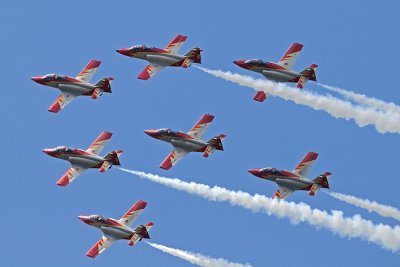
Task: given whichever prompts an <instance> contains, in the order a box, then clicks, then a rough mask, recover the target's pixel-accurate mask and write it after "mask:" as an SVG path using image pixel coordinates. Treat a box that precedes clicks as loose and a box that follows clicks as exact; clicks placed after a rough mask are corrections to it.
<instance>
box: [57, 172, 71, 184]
mask: <svg viewBox="0 0 400 267" xmlns="http://www.w3.org/2000/svg"><path fill="white" fill-rule="evenodd" d="M68 184H69V180H68V175H67V174H64V175H63V177H61V178H60V179H59V180H58V181H57V185H59V186H67V185H68Z"/></svg>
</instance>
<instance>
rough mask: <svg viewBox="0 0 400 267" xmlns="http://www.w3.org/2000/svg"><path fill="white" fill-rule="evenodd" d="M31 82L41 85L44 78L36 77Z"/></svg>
mask: <svg viewBox="0 0 400 267" xmlns="http://www.w3.org/2000/svg"><path fill="white" fill-rule="evenodd" d="M31 80H32V81H34V82H37V83H40V82H41V80H42V77H39V76H35V77H32V78H31Z"/></svg>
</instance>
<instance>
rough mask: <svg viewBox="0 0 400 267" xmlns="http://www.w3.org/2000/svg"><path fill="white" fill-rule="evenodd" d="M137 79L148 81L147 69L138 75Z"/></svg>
mask: <svg viewBox="0 0 400 267" xmlns="http://www.w3.org/2000/svg"><path fill="white" fill-rule="evenodd" d="M138 79H140V80H144V81H146V80H148V79H150V74H149V73H148V72H147V68H146V69H145V70H144V71H142V72H141V73H140V74H139V76H138Z"/></svg>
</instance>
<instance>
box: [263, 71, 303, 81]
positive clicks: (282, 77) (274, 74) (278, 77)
mask: <svg viewBox="0 0 400 267" xmlns="http://www.w3.org/2000/svg"><path fill="white" fill-rule="evenodd" d="M262 74H263V75H264V76H265V77H266V78H267V79H269V80H273V81H276V82H287V81H290V80H292V79H294V78H296V77H297V75H296V74H294V73H290V72H280V71H269V70H263V71H262Z"/></svg>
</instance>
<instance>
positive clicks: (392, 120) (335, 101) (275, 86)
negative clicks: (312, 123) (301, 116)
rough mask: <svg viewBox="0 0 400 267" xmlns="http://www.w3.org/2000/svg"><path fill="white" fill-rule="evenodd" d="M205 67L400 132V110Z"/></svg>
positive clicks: (243, 83) (259, 88)
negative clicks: (390, 110) (358, 103)
mask: <svg viewBox="0 0 400 267" xmlns="http://www.w3.org/2000/svg"><path fill="white" fill-rule="evenodd" d="M196 68H198V69H201V70H202V71H204V72H206V73H209V74H211V75H214V76H215V77H218V78H222V79H224V80H227V81H231V82H233V83H236V84H239V85H241V86H247V87H251V88H253V89H255V90H256V91H264V92H265V93H267V94H271V95H274V96H278V97H281V98H283V99H285V100H291V101H293V102H295V103H296V104H301V105H305V106H308V107H311V108H313V109H315V110H323V111H325V112H327V113H328V114H330V115H331V116H333V117H335V118H342V119H346V120H349V119H353V120H354V121H355V122H356V124H357V125H358V126H359V127H364V126H367V125H374V126H375V129H376V130H377V131H378V132H379V133H400V114H388V113H384V112H382V111H377V110H375V109H372V108H365V107H360V106H354V105H353V104H352V103H350V102H347V101H343V100H341V99H339V98H336V97H333V96H322V95H318V94H315V93H311V92H308V91H304V90H299V89H295V88H292V87H290V86H287V85H285V84H283V83H274V82H271V81H268V80H265V79H263V80H261V79H254V78H252V77H250V76H244V75H240V74H237V73H236V74H234V73H231V72H229V71H228V72H225V71H220V70H210V69H206V68H202V67H198V66H196Z"/></svg>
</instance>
